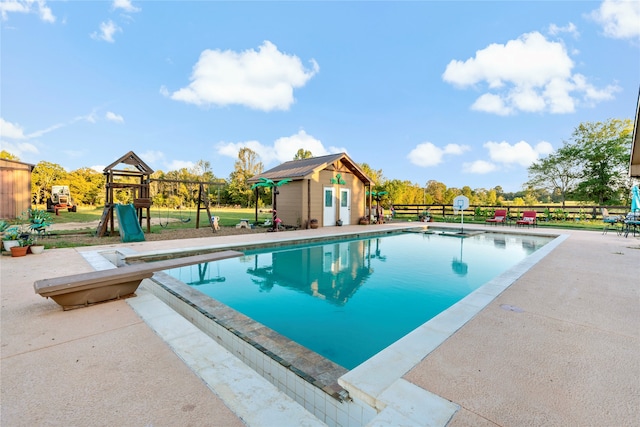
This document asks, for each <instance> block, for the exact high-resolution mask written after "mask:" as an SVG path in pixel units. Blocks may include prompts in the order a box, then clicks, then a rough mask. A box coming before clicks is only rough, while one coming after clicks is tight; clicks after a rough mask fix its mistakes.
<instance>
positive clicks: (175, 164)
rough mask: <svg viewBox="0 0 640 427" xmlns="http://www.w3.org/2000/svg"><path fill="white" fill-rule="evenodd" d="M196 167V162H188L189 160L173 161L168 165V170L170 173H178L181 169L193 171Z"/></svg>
mask: <svg viewBox="0 0 640 427" xmlns="http://www.w3.org/2000/svg"><path fill="white" fill-rule="evenodd" d="M194 166H195V163H194V162H191V161H187V160H172V161H171V162H169V163H167V170H170V171H177V170H180V169H191V168H193V167H194Z"/></svg>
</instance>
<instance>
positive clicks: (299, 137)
mask: <svg viewBox="0 0 640 427" xmlns="http://www.w3.org/2000/svg"><path fill="white" fill-rule="evenodd" d="M301 148H302V149H303V150H308V151H310V152H311V154H312V155H313V156H314V157H319V156H326V155H327V154H335V153H345V152H346V151H347V150H346V148H338V147H329V148H325V147H324V145H323V144H322V141H320V140H318V139H316V138H314V137H313V136H311V135H309V134H307V133H306V132H305V131H303V130H301V131H299V132H298V133H297V134H295V135H291V136H285V137H282V138H278V139H276V141H275V142H274V144H273V149H274V152H275V157H276V159H277V160H278V161H279V162H287V161H289V160H293V158H294V156H295V155H296V153H297V152H298V150H299V149H301Z"/></svg>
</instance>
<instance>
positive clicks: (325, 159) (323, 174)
mask: <svg viewBox="0 0 640 427" xmlns="http://www.w3.org/2000/svg"><path fill="white" fill-rule="evenodd" d="M260 178H266V179H270V180H272V181H274V182H278V181H281V180H283V179H286V178H289V179H291V182H290V183H288V184H286V185H282V186H280V187H278V188H277V190H278V195H277V211H278V212H277V214H278V218H280V219H281V220H282V223H283V224H285V225H292V226H297V227H304V228H308V227H309V222H310V220H311V219H317V220H318V224H319V225H320V226H324V227H327V226H335V225H336V224H337V223H338V221H341V222H342V225H349V224H357V223H358V219H359V218H360V217H363V216H365V215H366V208H367V197H368V196H367V191H368V190H369V189H370V188H371V186H372V185H373V184H374V182H373V181H372V180H371V178H369V177H368V176H367V175H366V174H365V173H364V172H363V171H362V169H361V168H360V167H359V166H358V165H357V164H356V163H355V162H354V161H353V160H352V159H351V158H350V157H349V156H348V155H347V154H346V153H338V154H331V155H328V156H320V157H311V158H308V159H300V160H291V161H289V162H285V163H282V164H281V165H280V166H276V167H275V168H273V169H270V170H268V171H266V172H263V173H261V174H259V175H256V176H254V177H252V178H250V179H249V180H248V182H249V183H250V184H254V183H256V182H258V181H259V180H260Z"/></svg>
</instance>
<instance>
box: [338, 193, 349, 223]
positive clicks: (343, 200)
mask: <svg viewBox="0 0 640 427" xmlns="http://www.w3.org/2000/svg"><path fill="white" fill-rule="evenodd" d="M350 218H351V190H350V189H348V188H341V189H340V216H339V219H341V220H342V225H349V224H350V222H351V221H350Z"/></svg>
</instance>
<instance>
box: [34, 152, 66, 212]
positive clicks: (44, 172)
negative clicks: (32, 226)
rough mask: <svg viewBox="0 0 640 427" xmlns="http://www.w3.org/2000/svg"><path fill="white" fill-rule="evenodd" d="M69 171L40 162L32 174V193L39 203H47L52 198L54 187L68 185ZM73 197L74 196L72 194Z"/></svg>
mask: <svg viewBox="0 0 640 427" xmlns="http://www.w3.org/2000/svg"><path fill="white" fill-rule="evenodd" d="M66 181H67V171H66V170H64V168H63V167H62V166H60V165H59V164H57V163H50V162H45V161H40V162H38V164H37V165H35V167H34V168H33V172H32V173H31V193H32V194H33V195H34V196H35V199H36V202H37V203H45V202H46V200H47V198H49V197H51V186H52V185H68V183H67V182H66ZM71 196H72V197H74V196H73V194H71Z"/></svg>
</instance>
